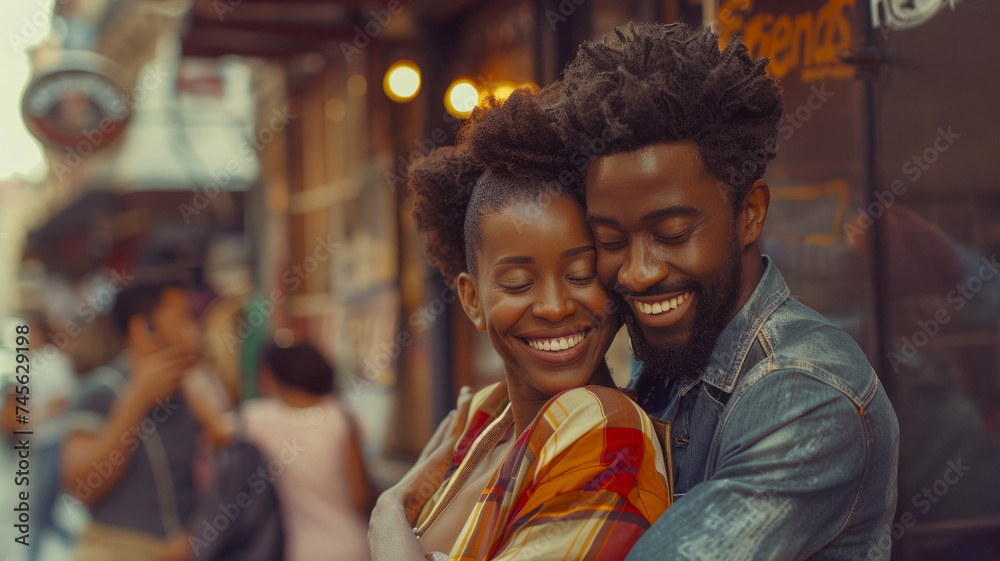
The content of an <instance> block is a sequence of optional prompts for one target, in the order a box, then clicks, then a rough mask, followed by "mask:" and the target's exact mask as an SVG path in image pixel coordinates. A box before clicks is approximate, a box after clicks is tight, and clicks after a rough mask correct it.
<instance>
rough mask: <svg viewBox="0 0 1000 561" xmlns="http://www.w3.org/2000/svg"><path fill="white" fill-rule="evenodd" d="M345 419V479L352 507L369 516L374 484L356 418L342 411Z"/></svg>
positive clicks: (373, 497) (371, 507)
mask: <svg viewBox="0 0 1000 561" xmlns="http://www.w3.org/2000/svg"><path fill="white" fill-rule="evenodd" d="M344 416H345V418H346V419H347V432H348V442H347V481H348V485H350V487H351V500H352V502H353V503H354V508H355V509H357V511H358V513H359V514H361V516H364V517H366V518H367V517H369V516H371V513H372V509H373V507H374V506H375V505H374V504H373V502H374V500H375V486H374V485H373V484H372V479H371V477H370V476H369V475H368V468H367V467H366V466H365V457H364V454H363V452H362V451H361V431H360V430H359V428H358V423H357V420H356V419H355V418H354V416H353V415H351V414H350V413H347V412H346V411H345V412H344Z"/></svg>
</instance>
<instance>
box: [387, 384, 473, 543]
mask: <svg viewBox="0 0 1000 561" xmlns="http://www.w3.org/2000/svg"><path fill="white" fill-rule="evenodd" d="M472 395H473V394H472V389H471V388H469V387H468V386H464V387H463V388H462V390H461V391H460V392H459V396H458V405H457V407H456V408H455V409H453V410H452V411H451V412H450V413H448V416H446V417H445V418H444V420H442V421H441V424H440V425H438V428H437V430H436V431H434V434H433V436H431V439H430V441H429V442H428V443H427V446H425V447H424V449H423V451H422V452H421V453H420V457H419V458H417V463H416V464H414V465H413V467H412V468H410V471H408V472H407V473H406V475H405V476H403V478H402V479H401V480H400V481H399V483H396V484H395V485H393V486H392V487H390V488H389V489H387V490H386V491H385V492H384V493H382V496H381V497H379V502H383V501H385V502H388V503H393V504H397V505H402V506H403V509H404V510H405V512H406V519H407V520H408V521H409V522H410V523H411V524H412V523H413V522H414V521H415V520H416V519H417V516H419V515H420V511H421V510H422V509H423V508H424V504H426V503H427V500H428V499H430V498H431V496H432V495H433V494H434V492H435V491H437V489H438V487H439V486H440V485H441V482H442V481H443V480H444V474H445V472H446V471H448V467H449V466H450V465H451V458H452V453H453V451H454V449H455V444H457V443H458V439H459V437H461V436H462V433H463V432H464V431H465V423H466V421H467V420H468V417H469V405H470V404H471V403H472Z"/></svg>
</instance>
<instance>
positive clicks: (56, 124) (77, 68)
mask: <svg viewBox="0 0 1000 561" xmlns="http://www.w3.org/2000/svg"><path fill="white" fill-rule="evenodd" d="M114 69H115V66H114V63H113V62H111V61H110V60H108V59H106V58H104V57H102V56H100V55H98V54H96V53H91V52H82V51H78V52H73V51H67V52H64V53H61V54H60V56H59V58H58V59H57V60H56V61H54V63H53V64H52V65H51V66H49V67H48V68H47V69H46V70H43V71H42V72H40V73H39V74H38V75H37V77H36V78H35V79H34V80H33V81H32V82H31V84H29V86H28V88H27V89H26V90H25V93H24V98H23V100H22V103H21V111H22V114H23V116H24V121H25V124H26V125H27V127H28V130H29V131H31V133H32V134H33V135H35V137H37V138H38V139H39V140H40V141H42V143H43V144H45V145H46V146H49V147H50V148H55V149H63V148H72V149H75V151H76V152H77V153H78V154H80V155H81V156H86V155H88V154H90V153H91V152H96V151H97V150H100V149H101V148H104V147H106V146H108V145H109V144H110V143H111V142H112V141H114V140H115V139H116V138H117V137H118V136H120V135H121V133H122V132H123V131H124V130H125V127H126V125H127V124H128V122H129V120H130V119H131V117H132V108H131V107H130V104H129V101H128V97H127V95H126V93H125V91H124V89H123V88H122V87H121V86H120V83H119V81H118V80H116V79H115V78H114V77H113V76H114Z"/></svg>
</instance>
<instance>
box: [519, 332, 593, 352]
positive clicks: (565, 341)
mask: <svg viewBox="0 0 1000 561" xmlns="http://www.w3.org/2000/svg"><path fill="white" fill-rule="evenodd" d="M584 337H586V333H577V334H575V335H570V336H569V337H559V338H557V339H525V341H527V342H528V344H529V345H531V348H533V349H538V350H539V351H564V350H566V349H572V348H573V347H575V346H577V345H579V344H580V342H581V341H583V338H584Z"/></svg>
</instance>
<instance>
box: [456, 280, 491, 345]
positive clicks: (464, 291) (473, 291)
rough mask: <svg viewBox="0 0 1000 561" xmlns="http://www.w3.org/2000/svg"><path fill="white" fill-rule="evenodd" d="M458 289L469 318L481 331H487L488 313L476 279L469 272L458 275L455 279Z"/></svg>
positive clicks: (463, 307) (459, 297)
mask: <svg viewBox="0 0 1000 561" xmlns="http://www.w3.org/2000/svg"><path fill="white" fill-rule="evenodd" d="M455 286H456V288H457V289H458V299H459V300H460V301H461V302H462V309H463V310H465V315H467V316H469V320H471V321H472V324H473V325H475V326H476V329H477V330H479V331H486V314H485V313H484V312H483V305H482V302H481V301H480V300H479V288H478V287H477V286H476V279H474V278H472V276H471V275H470V274H469V273H462V274H460V275H458V279H456V281H455Z"/></svg>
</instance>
